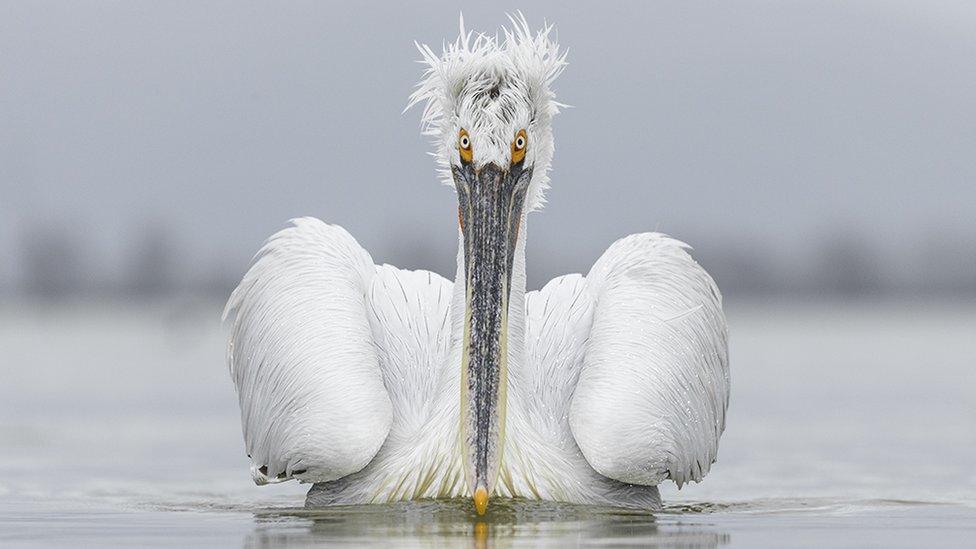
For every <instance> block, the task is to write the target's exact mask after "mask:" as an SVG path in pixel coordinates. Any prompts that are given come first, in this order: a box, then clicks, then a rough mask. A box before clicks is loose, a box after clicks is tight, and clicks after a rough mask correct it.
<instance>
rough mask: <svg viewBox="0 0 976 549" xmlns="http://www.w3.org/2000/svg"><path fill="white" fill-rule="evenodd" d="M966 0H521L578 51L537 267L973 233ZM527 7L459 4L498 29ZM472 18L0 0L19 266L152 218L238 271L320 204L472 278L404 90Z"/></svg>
mask: <svg viewBox="0 0 976 549" xmlns="http://www.w3.org/2000/svg"><path fill="white" fill-rule="evenodd" d="M973 6H974V4H972V3H971V2H964V1H959V2H898V1H885V2H880V1H878V2H869V1H862V2H821V1H817V2H814V1H810V2H701V3H688V2H627V3H609V4H606V5H601V6H600V7H599V8H597V7H593V8H591V9H583V8H581V7H579V6H576V5H572V6H570V5H569V3H567V2H540V3H533V4H531V5H528V6H526V5H524V4H523V5H522V7H523V10H524V12H525V15H526V16H527V18H528V19H529V22H530V23H531V24H533V25H534V26H536V25H538V24H540V23H541V21H542V19H544V18H545V19H548V20H550V21H552V22H554V23H556V25H557V28H558V36H559V39H560V42H561V43H562V44H563V45H564V46H565V47H568V48H569V49H570V55H569V61H570V66H569V67H568V69H567V70H566V72H565V73H564V75H563V76H562V77H561V78H560V80H559V81H558V83H557V85H556V91H557V94H558V97H559V99H560V100H561V101H563V102H566V103H569V104H572V105H573V106H574V108H572V109H569V110H566V111H565V112H564V113H563V114H561V115H560V116H559V117H557V119H556V122H555V126H556V128H555V135H556V157H555V159H554V170H553V177H552V179H553V183H552V189H551V190H550V192H549V194H548V198H549V205H548V207H547V208H546V209H545V210H544V211H543V212H542V213H541V214H534V215H533V216H532V217H530V219H529V235H530V236H529V252H528V253H529V259H528V265H529V267H528V268H529V274H530V282H535V285H538V283H539V282H540V281H541V280H544V279H546V278H548V277H550V276H553V275H556V274H559V273H561V272H564V271H578V270H585V269H587V268H588V266H589V265H590V264H591V263H592V261H593V260H594V259H595V258H596V257H597V256H598V255H599V253H600V252H601V251H602V250H603V249H604V248H605V247H606V246H607V245H608V244H610V242H612V241H613V240H614V239H616V238H618V237H620V236H623V235H625V234H628V233H631V232H638V231H644V230H652V229H657V230H662V231H665V232H669V233H671V234H674V235H676V236H678V237H679V238H683V239H686V240H688V241H690V242H691V243H692V244H698V245H699V247H700V248H702V249H708V247H709V246H711V247H712V249H714V248H720V247H722V246H731V245H735V246H738V247H739V248H743V249H753V248H754V249H756V250H758V252H757V253H761V254H772V255H774V256H775V257H777V258H778V259H779V260H780V261H782V262H784V263H785V264H787V265H793V266H794V268H800V266H802V265H804V263H803V262H804V261H806V258H807V257H808V255H809V253H810V249H811V248H812V247H815V246H819V245H820V242H821V241H822V240H823V238H825V235H826V237H834V238H843V237H845V235H846V234H848V232H851V233H853V234H856V235H857V238H859V239H861V240H862V241H864V242H866V244H867V245H869V246H870V247H873V248H877V252H878V254H879V255H880V256H882V257H887V258H889V260H893V261H899V260H901V259H902V258H905V257H909V256H914V255H917V254H918V253H920V252H919V249H920V248H921V247H924V246H927V245H928V243H931V242H932V241H933V239H935V240H942V241H943V244H944V245H946V246H949V247H951V246H952V244H953V243H952V242H951V241H952V239H956V238H958V239H959V240H960V242H973V241H976V64H974V62H973V60H974V59H976V32H974V31H976V7H973ZM516 7H517V5H516V4H512V3H508V2H501V3H489V4H486V3H484V2H481V3H473V4H470V5H466V6H464V7H463V8H462V9H463V11H464V14H465V20H466V22H467V25H468V27H469V28H470V29H475V30H485V31H492V32H493V31H494V30H495V29H496V28H497V27H498V26H499V25H501V24H503V23H504V22H505V18H504V12H505V11H510V10H513V9H515V8H516ZM457 18H458V4H457V3H456V2H425V3H422V4H418V5H410V6H407V5H396V3H384V4H383V5H379V3H376V4H373V5H367V6H359V5H358V4H357V3H353V2H337V3H334V4H331V3H324V2H308V3H304V2H301V3H299V2H289V3H287V4H285V5H283V6H282V5H278V4H271V3H267V4H256V5H248V6H243V5H242V4H240V3H217V2H205V3H201V2H167V3H149V2H47V3H34V2H11V1H0V83H2V84H0V257H2V258H3V261H0V281H8V282H9V281H11V280H15V279H16V277H18V276H19V274H18V273H19V272H20V271H19V270H20V266H19V258H20V256H21V253H20V249H21V247H22V240H23V238H24V235H25V234H27V233H29V232H30V231H37V230H40V228H42V227H45V226H54V227H68V228H70V230H71V231H72V232H75V233H76V235H77V238H78V239H79V240H80V241H84V242H85V243H86V244H87V245H88V247H86V248H85V249H86V250H87V252H86V253H90V254H91V257H89V258H88V259H89V263H90V264H91V268H92V269H93V270H95V271H97V272H98V273H102V274H107V275H108V276H114V274H113V273H117V272H121V271H122V270H123V269H124V268H125V261H126V257H127V254H128V253H129V252H131V251H132V249H133V247H136V246H138V245H139V242H140V235H142V234H143V233H144V232H145V230H146V229H145V227H146V226H150V227H152V226H160V227H164V228H165V230H167V231H169V232H170V233H171V236H172V237H173V239H174V245H175V246H176V249H178V250H179V253H180V254H181V255H180V260H181V262H180V265H181V267H180V268H181V269H184V270H186V271H187V272H191V273H197V274H200V273H205V272H207V271H208V270H209V269H213V268H218V267H219V268H229V269H233V270H239V271H240V272H241V273H243V269H244V267H245V265H246V262H247V259H248V258H249V257H250V256H251V254H253V253H254V252H255V251H256V250H257V248H258V246H259V245H260V243H261V241H262V240H263V239H264V238H265V237H266V236H268V235H269V234H270V233H272V232H273V231H275V230H277V229H278V228H280V227H282V226H283V223H284V222H285V221H286V220H287V219H288V218H290V217H295V216H300V215H314V216H317V217H321V218H323V219H325V220H327V221H330V222H335V223H339V224H342V225H344V226H345V227H346V228H347V229H349V231H350V232H351V233H352V234H353V235H354V236H356V237H357V238H358V239H359V241H360V242H361V243H362V244H363V245H364V246H365V247H366V248H367V249H368V250H369V251H370V252H371V253H373V257H374V258H375V259H376V260H377V261H396V262H397V263H399V264H401V265H402V266H408V267H421V266H426V265H428V264H431V263H432V264H434V265H436V266H437V267H439V269H440V270H441V271H442V272H443V273H444V274H451V273H453V268H452V267H451V266H450V265H451V264H452V262H453V259H454V252H455V245H456V244H455V239H456V233H455V223H456V220H455V211H456V202H455V199H454V196H453V193H452V192H451V191H450V190H449V189H447V188H445V187H442V186H440V185H439V183H438V182H437V180H436V178H435V175H434V168H433V164H432V160H431V159H430V158H429V157H427V156H426V154H425V153H426V151H427V150H428V146H427V143H426V141H425V139H424V138H422V137H420V136H419V133H418V119H419V112H417V111H416V110H415V111H411V112H408V113H406V114H404V115H401V110H402V109H403V107H404V105H405V102H406V98H407V95H408V94H409V93H410V91H411V89H412V87H413V85H414V83H415V82H416V81H417V79H418V77H419V75H420V71H421V67H420V66H419V65H418V64H416V63H414V61H415V60H416V59H417V58H418V57H419V56H418V54H417V52H416V50H415V49H414V47H413V41H414V40H418V41H421V42H426V43H430V44H431V45H433V46H435V47H437V46H439V44H440V43H441V41H442V40H444V39H449V40H453V39H454V37H455V36H456V34H457ZM913 254H914V255H913ZM533 256H538V257H545V258H546V259H545V261H542V262H540V263H537V264H536V265H537V267H536V268H535V269H533V259H532V258H533ZM540 265H541V266H540ZM215 266H216V267H215ZM445 266H446V267H445Z"/></svg>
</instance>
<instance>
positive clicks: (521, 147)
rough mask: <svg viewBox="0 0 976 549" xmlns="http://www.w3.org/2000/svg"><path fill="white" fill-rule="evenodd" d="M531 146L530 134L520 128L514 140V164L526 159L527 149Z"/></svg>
mask: <svg viewBox="0 0 976 549" xmlns="http://www.w3.org/2000/svg"><path fill="white" fill-rule="evenodd" d="M528 146H529V136H528V135H527V134H526V133H525V130H519V131H518V133H516V134H515V139H514V140H512V164H518V163H519V162H521V161H523V160H525V149H526V148H528Z"/></svg>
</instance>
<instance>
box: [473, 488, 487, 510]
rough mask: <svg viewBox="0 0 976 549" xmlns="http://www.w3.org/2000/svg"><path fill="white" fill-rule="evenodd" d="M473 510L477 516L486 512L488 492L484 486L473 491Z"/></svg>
mask: <svg viewBox="0 0 976 549" xmlns="http://www.w3.org/2000/svg"><path fill="white" fill-rule="evenodd" d="M474 510H475V511H476V512H477V513H478V515H479V516H481V515H484V514H485V512H487V511H488V490H486V489H485V487H484V486H479V487H478V489H477V490H475V491H474Z"/></svg>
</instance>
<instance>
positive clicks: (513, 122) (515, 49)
mask: <svg viewBox="0 0 976 549" xmlns="http://www.w3.org/2000/svg"><path fill="white" fill-rule="evenodd" d="M510 19H511V22H512V28H511V29H504V30H503V35H502V36H500V37H499V36H488V35H484V34H477V35H474V34H473V33H469V32H466V31H465V29H464V22H463V20H462V21H461V32H460V35H459V37H458V39H457V40H456V41H455V42H454V43H452V44H448V45H446V46H445V48H444V51H443V53H442V54H441V55H439V56H438V55H436V54H434V52H433V51H432V50H431V49H430V48H428V47H427V46H419V49H420V51H421V53H422V54H423V56H424V62H425V63H426V64H427V70H426V72H425V74H424V78H423V80H422V81H421V82H420V84H419V86H418V89H417V90H416V91H415V92H414V94H413V95H412V96H411V98H410V105H413V104H415V103H419V102H425V103H426V105H425V108H424V113H423V121H422V128H423V132H424V134H426V135H429V136H431V137H433V139H434V146H435V153H434V155H435V157H436V158H437V161H438V164H439V166H440V168H441V175H442V178H443V179H444V181H445V183H447V184H448V185H451V186H453V187H454V189H455V190H456V192H457V197H458V224H459V230H460V239H461V242H462V248H463V253H462V254H461V259H463V262H464V263H463V266H460V265H459V268H460V267H463V275H464V283H465V314H464V320H463V322H464V328H463V344H462V350H461V364H460V368H461V444H462V456H463V461H464V471H465V480H466V482H467V485H468V489H469V490H470V492H471V494H472V496H473V498H474V502H475V507H476V509H477V511H478V513H479V514H483V513H484V512H485V509H486V508H487V505H488V496H489V494H491V493H492V491H493V490H494V487H495V482H496V480H497V477H498V470H499V465H500V459H501V455H502V448H503V442H504V437H505V407H506V385H507V373H506V368H507V360H508V312H509V308H508V304H509V295H510V289H511V278H512V271H513V262H514V261H515V259H514V258H515V253H516V248H517V244H518V242H519V238H520V237H521V235H520V229H521V228H522V223H523V221H524V218H525V214H526V213H528V212H529V211H532V210H534V209H538V208H540V207H541V206H542V204H543V203H544V191H545V189H546V188H547V186H548V185H547V184H548V179H549V178H548V173H549V165H550V161H551V159H552V152H553V139H552V129H551V121H552V117H553V116H554V115H555V114H556V113H557V112H558V111H559V107H560V105H559V104H558V103H557V102H556V101H555V96H554V94H553V93H552V91H551V90H550V85H551V84H552V82H553V80H555V78H556V77H557V76H558V75H559V73H560V72H561V71H562V69H563V67H564V66H565V55H564V54H563V55H560V53H559V47H558V46H557V45H556V43H555V42H554V41H553V40H552V39H551V38H550V33H551V30H552V27H551V26H548V25H547V26H545V27H544V28H543V29H542V30H541V31H539V32H538V33H532V32H531V31H530V30H529V28H528V25H527V23H526V21H525V19H524V18H523V17H522V16H521V15H518V16H516V17H511V18H510ZM522 234H524V231H523V232H522ZM459 272H460V270H459ZM519 306H521V305H519Z"/></svg>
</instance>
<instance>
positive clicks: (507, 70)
mask: <svg viewBox="0 0 976 549" xmlns="http://www.w3.org/2000/svg"><path fill="white" fill-rule="evenodd" d="M509 20H510V21H511V24H512V26H511V28H510V29H508V28H503V29H502V33H503V35H502V36H501V37H499V36H497V35H496V36H488V35H485V34H481V33H479V34H477V35H475V34H474V33H472V32H468V31H466V30H465V29H464V19H463V18H462V19H461V32H460V34H459V36H458V38H457V40H455V41H454V42H453V43H449V44H445V45H444V47H443V53H442V54H441V55H440V56H438V55H436V54H435V53H434V52H433V50H431V49H430V48H429V47H428V46H426V45H420V44H418V45H417V48H418V49H419V50H420V53H421V54H422V55H423V60H422V61H421V62H422V63H424V64H425V65H427V70H426V71H425V72H424V76H423V79H422V80H421V81H420V83H419V84H418V85H417V89H416V91H414V93H413V94H412V95H411V96H410V102H409V104H408V105H407V108H408V109H409V108H410V107H412V106H413V105H416V104H417V103H421V102H424V103H425V106H424V112H423V116H422V119H421V131H422V133H423V134H424V135H429V136H431V137H432V138H433V143H434V152H433V155H434V157H435V158H436V159H437V163H438V166H439V172H440V175H441V179H442V180H443V181H444V183H445V184H447V185H451V186H453V185H454V180H453V177H452V175H451V165H452V164H455V165H456V164H459V163H460V155H459V153H458V132H459V131H460V130H461V129H464V130H466V131H467V132H468V135H469V137H470V139H471V148H472V151H473V153H474V158H473V162H474V164H475V166H483V165H485V164H488V163H495V164H496V165H498V166H500V167H502V168H505V167H507V166H508V165H509V164H510V162H511V145H512V141H513V140H514V139H515V136H516V134H517V133H518V131H519V130H522V129H524V130H525V131H526V133H527V134H528V146H527V148H526V155H525V165H526V167H531V168H533V172H532V181H531V182H530V184H529V191H528V193H527V197H526V205H525V206H526V210H527V211H532V210H535V209H538V208H540V207H541V206H542V205H543V204H544V202H545V198H544V196H543V194H544V191H545V189H546V188H548V182H549V166H550V162H551V160H552V152H553V140H552V129H551V122H552V117H553V115H555V114H556V113H557V112H559V108H560V107H561V106H563V105H561V104H560V103H557V102H556V100H555V94H554V93H553V92H552V90H551V89H550V86H551V85H552V82H553V81H554V80H555V79H556V77H557V76H559V74H560V73H561V72H562V71H563V68H564V67H565V66H566V54H565V53H560V51H559V46H558V45H557V44H556V42H555V41H554V40H553V39H552V38H550V34H551V31H552V29H553V27H552V26H551V25H544V26H543V28H542V29H541V30H540V31H539V32H537V33H535V34H533V33H532V32H531V31H530V30H529V26H528V23H527V22H526V20H525V18H524V17H523V16H522V15H521V14H517V15H515V16H509Z"/></svg>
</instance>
